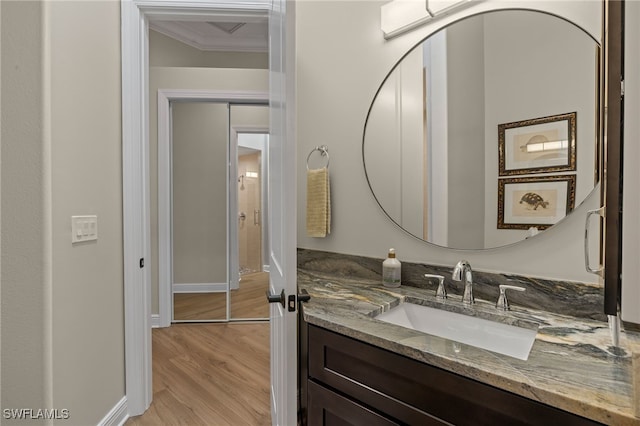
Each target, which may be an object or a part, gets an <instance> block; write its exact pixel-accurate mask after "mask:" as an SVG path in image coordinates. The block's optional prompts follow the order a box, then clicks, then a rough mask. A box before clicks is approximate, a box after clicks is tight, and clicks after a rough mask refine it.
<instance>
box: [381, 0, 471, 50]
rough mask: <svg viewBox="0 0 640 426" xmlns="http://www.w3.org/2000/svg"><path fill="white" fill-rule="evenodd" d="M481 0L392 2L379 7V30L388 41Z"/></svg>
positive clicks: (401, 0) (400, 0)
mask: <svg viewBox="0 0 640 426" xmlns="http://www.w3.org/2000/svg"><path fill="white" fill-rule="evenodd" d="M479 1H482V0H392V1H390V2H389V3H385V4H383V5H382V6H380V28H381V29H382V32H383V34H384V38H385V39H387V40H388V39H390V38H392V37H395V36H397V35H400V34H403V33H405V32H407V31H410V30H412V29H414V28H417V27H419V26H421V25H423V24H424V23H426V22H427V21H430V20H432V19H435V18H438V17H440V16H443V15H446V14H448V13H449V12H451V11H453V10H459V9H460V8H461V7H466V6H469V5H471V4H473V3H478V2H479Z"/></svg>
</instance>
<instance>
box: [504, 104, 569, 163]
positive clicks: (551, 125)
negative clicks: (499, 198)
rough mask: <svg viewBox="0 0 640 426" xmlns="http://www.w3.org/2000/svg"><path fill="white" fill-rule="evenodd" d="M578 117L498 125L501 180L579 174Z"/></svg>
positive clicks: (565, 116) (567, 116)
mask: <svg viewBox="0 0 640 426" xmlns="http://www.w3.org/2000/svg"><path fill="white" fill-rule="evenodd" d="M576 154H577V153H576V113H575V112H571V113H567V114H559V115H553V116H549V117H542V118H534V119H529V120H523V121H515V122H512V123H504V124H499V125H498V162H499V175H500V176H513V175H525V174H532V173H557V172H567V171H574V170H576Z"/></svg>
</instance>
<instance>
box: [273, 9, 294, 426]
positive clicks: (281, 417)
mask: <svg viewBox="0 0 640 426" xmlns="http://www.w3.org/2000/svg"><path fill="white" fill-rule="evenodd" d="M292 6H293V2H287V1H285V0H274V1H273V2H272V10H271V11H270V15H269V35H270V44H269V55H270V64H271V67H270V73H269V90H270V93H269V98H270V106H271V111H270V131H271V136H270V140H269V190H270V193H269V235H271V239H270V249H269V253H270V266H269V268H270V270H269V272H270V283H269V287H270V291H271V294H279V293H280V292H281V291H282V290H284V292H285V294H286V295H295V294H296V287H297V285H296V203H295V201H296V199H295V194H296V172H295V170H296V167H295V157H296V156H295V141H294V138H293V136H294V129H293V123H294V120H293V117H294V115H293V111H294V105H293V88H294V81H293V76H294V73H293V72H290V71H291V70H292V68H293V51H294V49H293V44H292V41H293V25H292V24H293V13H292V12H293V10H292V9H291V8H292ZM285 76H288V77H289V78H285ZM270 306H271V308H270V309H271V311H270V320H271V321H270V323H271V423H272V424H274V425H283V426H286V425H295V424H297V417H296V411H297V410H296V408H297V407H296V387H297V370H298V369H297V344H296V342H297V330H296V318H297V312H289V311H288V309H287V308H286V306H283V305H281V304H279V303H271V305H270ZM294 306H295V303H294Z"/></svg>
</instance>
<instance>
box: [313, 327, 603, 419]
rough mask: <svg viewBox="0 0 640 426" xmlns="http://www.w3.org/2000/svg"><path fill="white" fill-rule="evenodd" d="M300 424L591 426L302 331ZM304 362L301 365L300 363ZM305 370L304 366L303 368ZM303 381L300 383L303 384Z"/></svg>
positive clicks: (367, 348)
mask: <svg viewBox="0 0 640 426" xmlns="http://www.w3.org/2000/svg"><path fill="white" fill-rule="evenodd" d="M302 324H303V327H306V329H305V330H301V331H302V332H301V338H302V340H304V342H303V346H306V347H303V348H301V354H302V356H303V357H304V358H306V359H301V363H302V364H301V373H302V374H301V377H302V380H303V381H304V383H303V384H302V386H301V388H302V396H303V398H302V399H303V400H302V402H301V405H302V407H301V408H302V413H303V424H304V423H305V420H306V424H308V425H309V426H316V425H367V426H369V425H451V424H453V425H474V426H476V425H510V426H511V425H566V426H569V425H594V424H599V423H596V422H593V421H591V420H589V419H585V418H583V417H579V416H576V415H574V414H571V413H568V412H565V411H562V410H559V409H556V408H553V407H550V406H548V405H544V404H541V403H539V402H536V401H533V400H530V399H527V398H523V397H521V396H518V395H515V394H512V393H510V392H506V391H504V390H501V389H498V388H495V387H493V386H489V385H485V384H483V383H480V382H477V381H475V380H471V379H468V378H466V377H463V376H460V375H457V374H453V373H450V372H447V371H445V370H442V369H439V368H436V367H432V366H429V365H427V364H424V363H421V362H418V361H415V360H413V359H411V358H407V357H404V356H401V355H398V354H395V353H393V352H390V351H387V350H384V349H381V348H378V347H375V346H372V345H370V344H367V343H363V342H360V341H358V340H355V339H352V338H349V337H345V336H343V335H340V334H338V333H334V332H332V331H328V330H326V329H323V328H320V327H317V326H314V325H307V324H305V323H304V322H303V323H302ZM305 361H306V362H305ZM304 364H306V365H304ZM304 378H306V380H304Z"/></svg>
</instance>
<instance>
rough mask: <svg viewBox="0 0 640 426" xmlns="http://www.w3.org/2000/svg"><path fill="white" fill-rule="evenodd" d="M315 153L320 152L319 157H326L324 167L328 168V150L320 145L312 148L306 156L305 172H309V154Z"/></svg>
mask: <svg viewBox="0 0 640 426" xmlns="http://www.w3.org/2000/svg"><path fill="white" fill-rule="evenodd" d="M316 151H320V155H322V156H323V157H325V156H326V157H327V165H326V166H325V167H327V168H328V167H329V148H327V146H326V145H320V146H316V147H315V148H313V149H312V150H311V152H310V153H309V155H307V170H309V159H310V158H311V154H313V153H314V152H316Z"/></svg>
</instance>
